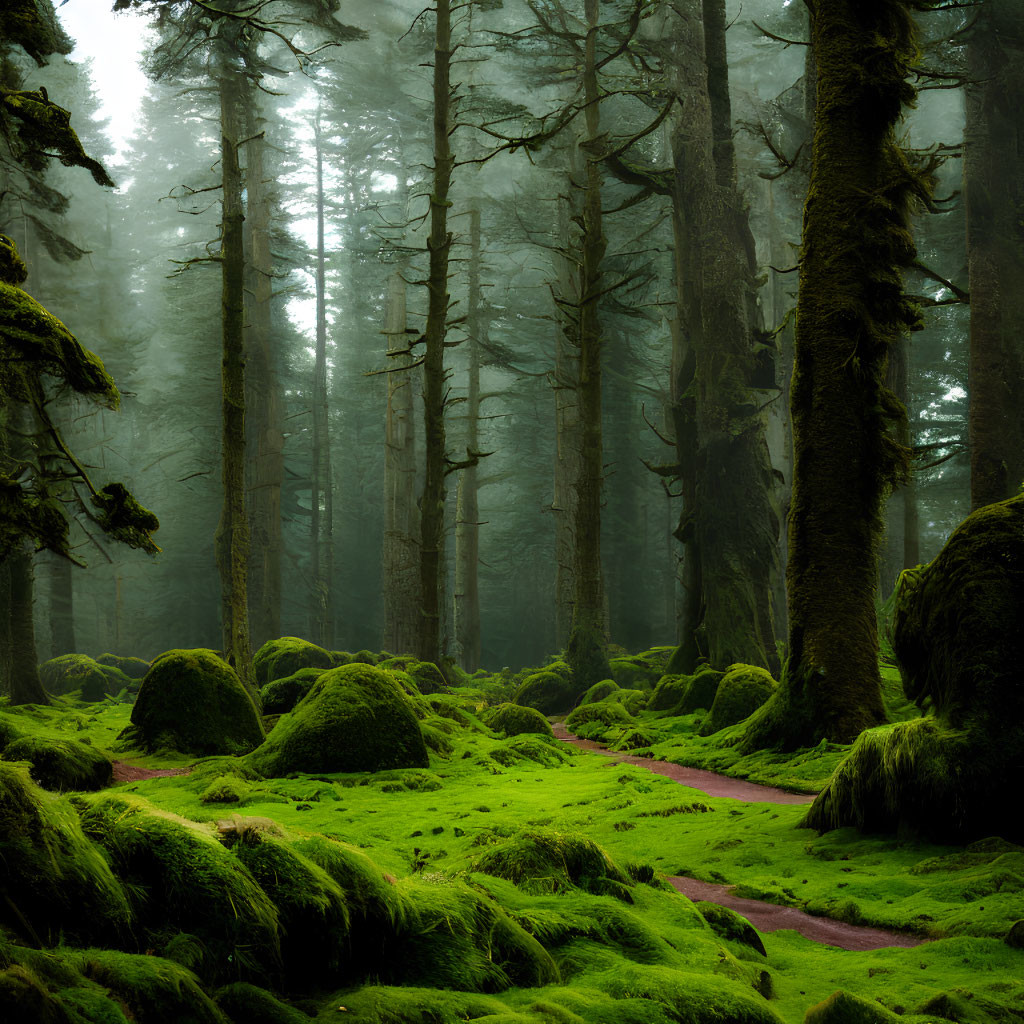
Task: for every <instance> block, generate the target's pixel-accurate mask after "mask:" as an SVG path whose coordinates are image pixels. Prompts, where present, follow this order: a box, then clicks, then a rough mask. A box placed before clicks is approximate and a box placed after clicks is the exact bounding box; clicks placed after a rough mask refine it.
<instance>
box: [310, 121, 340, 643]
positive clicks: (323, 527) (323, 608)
mask: <svg viewBox="0 0 1024 1024" xmlns="http://www.w3.org/2000/svg"><path fill="white" fill-rule="evenodd" d="M313 137H314V144H315V147H316V356H315V361H314V366H313V452H312V455H313V458H312V472H311V484H310V492H311V497H310V501H311V518H310V556H311V562H312V577H313V578H312V588H313V590H312V604H311V609H310V620H311V621H310V635H311V636H312V638H313V640H314V641H315V642H316V643H318V644H320V646H321V647H327V648H330V647H332V646H333V644H334V638H333V636H332V633H333V627H334V614H333V603H334V602H333V595H332V592H331V587H332V578H333V575H334V522H333V520H334V515H333V512H334V508H333V500H332V480H331V438H330V422H329V417H328V411H329V410H328V402H327V255H326V252H325V250H324V154H323V137H322V134H321V127H320V115H319V112H318V113H317V118H316V123H315V126H314V131H313Z"/></svg>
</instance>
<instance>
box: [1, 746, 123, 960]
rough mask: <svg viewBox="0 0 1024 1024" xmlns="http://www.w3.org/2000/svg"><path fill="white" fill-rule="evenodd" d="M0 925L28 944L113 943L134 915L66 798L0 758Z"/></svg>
mask: <svg viewBox="0 0 1024 1024" xmlns="http://www.w3.org/2000/svg"><path fill="white" fill-rule="evenodd" d="M0 864H3V866H4V870H5V872H6V876H7V880H6V881H5V883H4V885H5V889H6V899H5V900H2V901H0V924H4V925H6V926H8V927H9V928H11V929H12V930H13V931H14V932H15V933H16V934H19V935H22V936H23V937H24V938H25V939H26V940H28V941H30V942H34V941H36V939H37V937H38V939H39V940H40V941H42V942H44V943H49V942H55V941H57V938H58V937H59V936H61V935H63V936H64V938H65V940H66V941H75V940H78V941H84V942H98V941H104V940H107V941H111V940H113V939H115V938H116V937H117V936H119V935H122V934H124V933H125V932H126V931H127V929H128V927H129V924H130V922H131V920H132V913H131V908H130V906H129V903H128V899H127V897H126V896H125V893H124V890H123V889H122V887H121V884H120V882H118V880H117V879H116V878H115V877H114V875H113V873H112V872H111V870H110V866H109V865H108V863H107V861H106V860H105V859H104V857H103V855H102V853H100V851H99V850H98V849H97V848H96V847H94V846H93V845H92V843H90V842H89V840H88V838H87V837H86V835H85V834H84V833H83V831H82V827H81V824H80V823H79V819H78V815H77V814H76V813H75V810H74V808H73V807H72V806H71V805H70V803H68V801H67V799H66V798H61V797H57V796H54V795H53V794H51V793H47V792H46V791H45V790H42V789H40V788H39V787H38V786H36V785H35V784H34V783H33V782H32V781H31V779H30V778H29V775H28V769H27V767H26V766H25V765H22V764H12V763H8V762H5V761H0Z"/></svg>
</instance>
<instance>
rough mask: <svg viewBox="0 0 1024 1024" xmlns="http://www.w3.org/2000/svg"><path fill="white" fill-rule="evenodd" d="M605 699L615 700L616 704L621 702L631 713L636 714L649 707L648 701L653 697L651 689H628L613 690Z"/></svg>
mask: <svg viewBox="0 0 1024 1024" xmlns="http://www.w3.org/2000/svg"><path fill="white" fill-rule="evenodd" d="M604 699H605V700H606V701H614V702H615V703H616V704H621V705H622V706H623V707H624V708H625V709H626V710H627V711H628V712H629V713H630V714H631V715H636V714H639V713H640V712H641V711H643V710H644V708H646V707H647V702H648V701H649V700H650V699H651V691H650V690H627V689H619V690H613V691H612V692H611V693H610V694H608V696H607V697H605V698H604Z"/></svg>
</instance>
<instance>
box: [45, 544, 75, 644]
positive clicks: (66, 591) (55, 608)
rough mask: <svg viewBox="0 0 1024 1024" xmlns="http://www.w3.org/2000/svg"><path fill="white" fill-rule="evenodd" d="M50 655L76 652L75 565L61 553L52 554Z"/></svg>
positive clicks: (50, 559)
mask: <svg viewBox="0 0 1024 1024" xmlns="http://www.w3.org/2000/svg"><path fill="white" fill-rule="evenodd" d="M49 561H50V586H49V595H48V596H49V603H50V657H51V658H56V657H57V656H58V655H60V654H74V653H75V651H76V650H77V648H76V647H75V601H74V576H73V575H72V574H73V572H74V565H73V564H72V563H71V561H70V560H69V559H67V558H61V556H60V555H50V558H49Z"/></svg>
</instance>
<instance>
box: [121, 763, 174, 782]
mask: <svg viewBox="0 0 1024 1024" xmlns="http://www.w3.org/2000/svg"><path fill="white" fill-rule="evenodd" d="M190 771H192V769H191V768H142V767H140V766H139V765H137V764H128V762H127V761H114V776H113V779H112V780H111V781H112V782H138V781H139V780H140V779H158V778H164V777H166V776H168V775H188V773H189V772H190Z"/></svg>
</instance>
